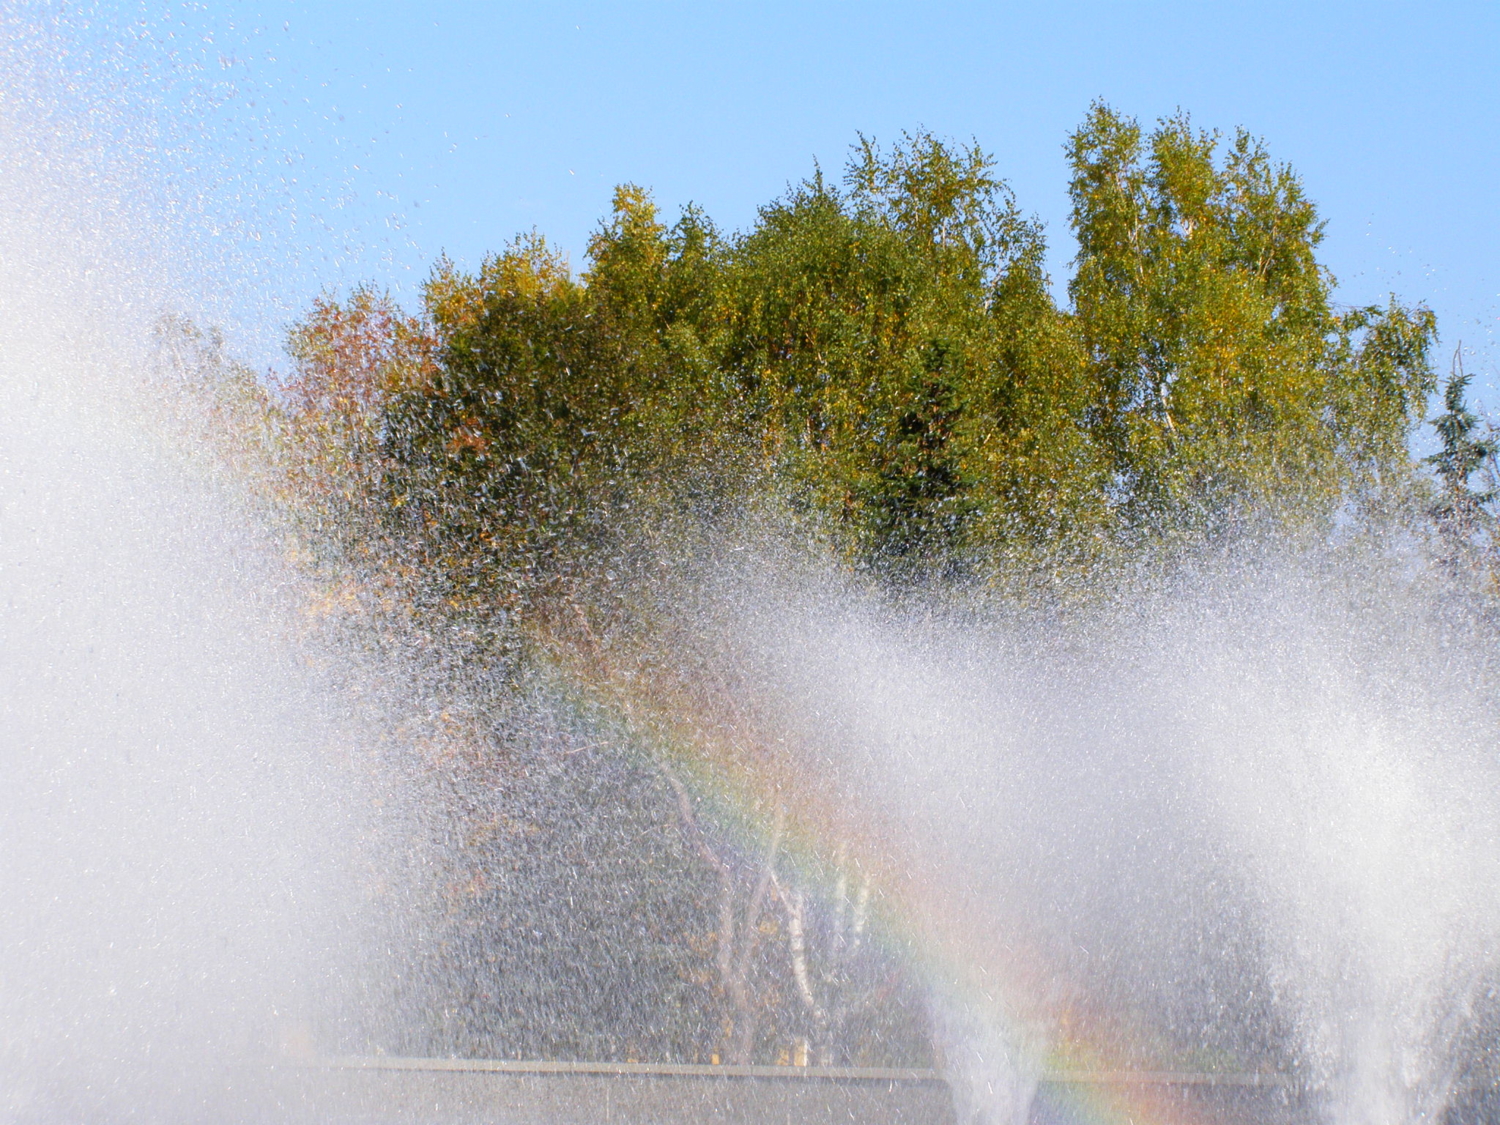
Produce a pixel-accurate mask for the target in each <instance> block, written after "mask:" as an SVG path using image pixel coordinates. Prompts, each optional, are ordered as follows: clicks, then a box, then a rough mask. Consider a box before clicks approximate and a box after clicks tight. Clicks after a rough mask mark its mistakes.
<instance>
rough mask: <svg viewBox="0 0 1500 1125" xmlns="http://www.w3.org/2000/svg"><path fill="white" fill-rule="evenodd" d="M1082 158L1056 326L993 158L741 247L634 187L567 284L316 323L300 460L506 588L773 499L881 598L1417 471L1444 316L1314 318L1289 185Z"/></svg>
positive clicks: (802, 207) (1301, 516) (1209, 525)
mask: <svg viewBox="0 0 1500 1125" xmlns="http://www.w3.org/2000/svg"><path fill="white" fill-rule="evenodd" d="M1068 154H1069V159H1070V162H1071V165H1072V172H1073V175H1072V182H1071V185H1070V192H1071V196H1072V200H1073V214H1072V227H1073V231H1074V233H1075V235H1076V236H1077V239H1078V244H1079V253H1078V257H1077V259H1076V263H1075V264H1076V270H1075V273H1074V276H1073V278H1072V279H1071V281H1070V283H1069V286H1068V293H1069V295H1070V297H1071V307H1066V308H1065V307H1059V305H1058V304H1057V302H1056V301H1055V300H1054V298H1053V295H1052V292H1051V289H1050V285H1049V280H1048V278H1047V277H1046V275H1045V273H1044V267H1043V262H1044V259H1045V242H1044V239H1043V234H1042V231H1041V229H1040V226H1039V224H1037V223H1036V222H1035V220H1032V219H1029V218H1027V217H1025V216H1024V215H1023V214H1022V213H1021V212H1020V210H1019V209H1018V207H1017V205H1016V203H1015V200H1014V198H1013V197H1012V195H1011V192H1010V190H1009V188H1008V187H1007V186H1006V185H1005V183H1004V182H1003V181H1002V180H1000V179H998V178H997V177H996V176H995V174H994V165H993V162H992V160H991V159H990V158H989V157H988V156H987V155H986V154H985V153H984V152H983V151H982V150H980V149H979V148H977V147H976V146H972V145H970V146H954V145H950V144H948V143H947V142H944V141H942V140H940V139H939V138H937V137H935V136H933V135H932V134H930V133H926V132H917V133H912V134H905V135H903V136H902V137H901V138H900V139H899V141H898V142H897V144H895V145H894V146H892V147H890V148H889V149H885V148H882V147H881V146H879V145H877V144H876V143H875V142H874V141H873V140H870V139H867V138H861V140H860V143H859V144H858V145H856V146H855V148H854V151H853V155H852V158H851V160H850V162H849V164H848V167H847V169H846V175H845V177H844V180H843V184H842V186H836V185H834V184H832V183H830V182H829V181H828V180H826V179H825V178H824V177H823V175H822V173H821V172H817V173H816V174H815V175H814V176H813V177H812V178H811V179H809V180H807V181H805V182H803V183H801V184H799V185H796V186H795V187H793V188H792V189H791V190H790V191H788V192H787V194H786V195H785V196H783V197H782V198H781V199H778V200H776V201H773V202H772V203H770V204H768V205H767V206H766V207H764V208H763V209H762V210H761V212H760V214H759V216H758V219H757V221H756V223H755V224H754V226H753V227H752V228H751V229H750V230H748V231H746V232H744V233H743V234H740V235H736V236H734V237H729V238H726V237H724V236H721V235H720V234H719V232H718V231H717V230H716V229H715V228H714V226H713V225H712V223H711V222H710V221H709V220H708V219H707V218H706V217H705V216H704V215H703V214H702V213H701V212H700V211H698V210H697V209H695V208H691V207H690V208H687V209H686V210H684V211H683V213H682V214H681V216H680V217H679V218H678V220H677V221H676V222H675V224H672V225H670V226H669V225H668V224H667V222H665V221H664V220H663V219H662V218H661V216H660V215H659V214H658V211H657V209H656V206H655V204H654V203H653V202H652V200H651V197H650V195H649V193H648V192H646V191H645V190H644V189H642V188H640V187H637V186H634V185H624V186H622V187H621V188H619V189H618V190H617V192H616V194H615V199H614V205H613V209H612V211H611V214H610V215H609V216H608V217H607V218H606V219H605V220H604V221H603V222H602V223H601V224H600V226H599V229H598V230H597V231H596V233H595V234H594V236H593V238H592V239H591V241H590V244H589V261H588V269H587V271H586V272H585V273H584V274H582V275H581V276H579V277H575V276H574V275H573V274H572V273H571V271H570V270H569V268H568V265H567V263H566V262H565V261H564V260H563V259H562V258H561V257H560V256H559V255H558V254H556V253H555V252H554V251H552V250H551V249H550V248H549V247H548V246H547V244H546V242H545V240H544V239H543V238H541V236H539V235H536V234H533V235H530V236H525V237H522V238H520V239H517V240H516V241H515V242H514V243H512V244H511V245H510V246H509V247H508V248H506V249H505V250H504V251H503V252H502V253H500V254H498V255H495V256H493V257H491V258H489V259H487V260H486V261H485V262H484V264H483V265H482V267H481V269H480V270H479V272H478V274H477V275H472V276H471V275H467V274H464V273H463V272H461V271H459V270H457V269H455V268H454V267H453V266H452V265H451V264H450V263H447V262H446V261H443V262H439V264H438V266H437V267H436V268H435V269H434V271H433V275H432V278H431V280H430V282H429V284H428V287H427V291H426V300H425V311H424V315H423V316H422V317H420V318H415V319H413V318H404V317H403V316H402V315H401V314H400V313H399V310H394V309H393V308H388V307H386V305H385V304H382V303H381V302H380V301H378V300H376V299H375V297H374V295H373V294H371V293H369V292H366V291H360V292H358V293H356V294H355V295H354V297H353V298H351V300H350V302H348V304H347V305H344V306H340V305H335V304H329V303H326V302H325V303H324V304H320V305H319V306H318V307H317V308H316V309H315V310H314V312H313V314H312V316H311V317H310V318H309V320H308V322H307V323H306V324H305V325H304V326H303V327H302V328H300V329H299V330H298V333H297V334H296V335H295V337H294V354H295V355H296V356H297V358H298V362H299V363H300V364H302V366H303V369H304V372H305V373H306V374H307V378H306V379H304V380H303V383H302V384H300V386H302V388H303V389H304V390H305V391H306V392H307V394H308V395H311V396H313V397H311V398H308V400H307V402H308V405H307V407H306V409H305V410H304V413H308V414H309V415H319V416H320V417H321V416H323V415H326V416H327V417H326V418H324V421H323V423H322V424H321V427H322V428H321V430H319V432H320V433H324V434H326V435H332V436H331V437H329V438H328V439H327V441H325V444H326V445H328V446H329V447H328V448H327V449H324V450H323V451H322V453H320V454H319V455H320V456H322V457H324V458H325V459H328V460H329V461H330V462H333V461H337V460H338V459H339V458H340V457H344V458H345V459H346V460H350V461H358V462H359V463H360V464H369V463H373V462H372V461H371V458H372V453H371V449H372V447H373V445H374V444H377V443H378V444H379V447H380V451H381V457H382V458H383V460H380V461H379V463H380V465H381V466H382V468H381V473H380V474H379V483H378V487H379V488H380V489H383V490H384V493H385V496H386V497H387V500H388V503H389V506H390V510H391V511H392V512H395V513H399V515H396V516H393V517H392V518H393V519H397V520H405V521H407V522H408V524H409V526H410V528H411V529H412V534H414V535H416V536H417V537H418V538H420V539H422V540H423V541H425V542H427V543H429V544H430V549H431V555H432V557H433V558H435V559H440V560H446V561H444V562H443V563H442V566H445V567H446V566H453V567H457V568H458V569H459V570H462V571H463V572H464V573H466V574H477V575H480V576H481V577H480V578H476V579H474V580H473V582H470V581H469V580H468V579H466V580H465V581H466V582H468V583H469V585H470V586H473V585H474V582H477V583H478V586H476V587H474V588H479V587H482V586H483V585H484V584H485V583H486V582H495V583H498V584H499V585H501V586H504V587H505V588H506V589H509V590H515V589H522V590H524V589H529V588H532V587H533V586H534V587H536V588H542V587H547V584H548V583H549V582H552V581H553V579H554V578H555V576H556V574H557V573H559V571H560V570H561V571H571V572H576V571H578V570H580V569H586V568H585V567H583V565H582V564H581V563H579V562H578V561H577V560H578V559H581V558H582V557H583V555H585V554H587V553H588V552H589V551H593V550H596V549H598V547H599V544H600V543H602V542H604V541H606V540H611V541H615V542H624V541H625V540H626V539H628V538H629V536H630V535H631V534H634V532H631V531H630V530H629V528H630V527H631V526H635V527H636V528H637V529H638V530H639V528H640V527H641V526H642V521H646V520H647V519H648V516H647V515H646V514H645V513H648V512H649V513H653V514H652V515H651V516H649V519H650V520H654V521H656V523H657V524H659V523H660V521H661V520H663V519H666V518H669V514H670V513H673V512H686V511H688V510H692V511H695V512H697V513H698V514H699V515H703V514H706V513H709V512H713V511H721V510H724V509H725V508H726V507H728V508H733V507H734V505H735V504H737V503H739V502H741V501H742V500H744V499H745V498H746V497H748V496H751V495H763V494H764V493H765V492H766V491H769V492H771V493H772V494H774V495H776V496H778V497H779V498H780V499H781V501H782V502H784V503H785V504H787V505H789V506H790V507H791V508H792V509H794V510H796V511H800V512H802V513H803V514H804V515H805V516H806V517H807V518H809V519H811V520H813V521H815V522H816V523H818V524H819V525H820V526H821V527H822V528H823V529H824V530H825V531H826V532H827V533H828V535H829V536H830V537H831V540H832V542H834V543H836V544H838V545H839V546H840V549H841V550H843V552H844V553H845V555H846V557H847V558H848V560H849V561H850V562H851V564H854V565H859V566H868V567H872V568H874V569H875V570H877V571H879V572H880V573H883V574H885V575H887V576H888V578H889V579H890V580H891V581H894V582H896V583H898V584H900V583H907V582H922V581H926V580H928V579H929V578H931V577H933V576H935V575H954V574H959V573H970V574H984V573H994V572H995V571H996V569H997V568H1003V567H1004V566H1008V565H1011V563H1013V562H1014V561H1015V560H1016V559H1030V560H1033V561H1045V559H1046V558H1048V557H1049V556H1054V557H1056V556H1061V555H1066V556H1067V557H1070V558H1074V559H1082V558H1086V557H1088V555H1089V553H1090V552H1095V553H1097V552H1099V551H1105V552H1108V551H1112V550H1114V549H1115V548H1116V547H1117V546H1122V545H1127V544H1141V543H1145V542H1149V541H1151V540H1152V539H1153V538H1155V537H1158V536H1161V535H1168V536H1175V535H1178V534H1180V533H1182V532H1184V531H1186V532H1190V533H1193V534H1201V533H1212V532H1215V531H1217V530H1221V529H1224V528H1226V527H1231V526H1233V525H1234V524H1235V523H1236V522H1237V521H1238V520H1240V519H1242V518H1245V517H1246V516H1247V515H1248V514H1249V513H1257V517H1256V518H1265V517H1266V516H1268V515H1269V516H1270V518H1274V519H1288V520H1293V521H1306V520H1316V519H1323V518H1329V517H1330V514H1331V513H1332V512H1333V511H1334V509H1335V508H1336V507H1337V505H1339V504H1340V503H1342V502H1343V501H1344V500H1346V499H1347V498H1348V497H1349V496H1351V495H1352V494H1354V493H1357V492H1358V491H1359V490H1360V489H1365V488H1369V487H1372V486H1375V485H1378V484H1379V483H1380V482H1381V481H1385V480H1388V479H1393V477H1399V476H1400V475H1401V474H1403V473H1406V472H1409V470H1410V458H1409V456H1408V455H1407V453H1406V441H1407V437H1408V435H1409V434H1410V432H1411V429H1412V427H1413V426H1414V425H1416V424H1417V422H1419V421H1420V418H1421V415H1422V411H1423V406H1424V403H1425V400H1426V397H1427V395H1428V394H1429V393H1430V391H1431V389H1432V387H1433V378H1432V373H1431V370H1430V366H1429V364H1428V350H1429V348H1430V346H1431V342H1432V339H1433V335H1434V331H1435V328H1434V322H1433V318H1432V315H1431V313H1430V312H1428V311H1427V310H1425V309H1422V308H1420V307H1418V308H1415V309H1412V308H1407V307H1404V306H1402V305H1400V304H1398V303H1396V302H1395V301H1394V300H1393V301H1392V302H1391V303H1390V305H1389V306H1388V307H1385V308H1378V309H1377V308H1368V309H1353V310H1347V309H1346V310H1338V309H1336V308H1335V307H1334V305H1333V304H1332V301H1331V289H1332V284H1333V281H1332V278H1331V277H1330V276H1329V275H1328V273H1327V271H1326V269H1324V268H1323V267H1322V266H1321V265H1320V264H1319V262H1318V260H1317V256H1316V250H1317V247H1318V244H1319V242H1320V240H1321V238H1322V223H1321V221H1320V219H1319V218H1318V215H1317V212H1316V209H1315V208H1314V207H1313V205H1312V204H1311V202H1310V201H1309V200H1308V199H1307V198H1306V195H1305V194H1304V192H1303V189H1302V185H1301V183H1300V181H1299V180H1298V178H1297V176H1296V175H1295V174H1294V173H1293V172H1292V171H1291V169H1289V168H1287V167H1286V166H1284V165H1279V164H1276V163H1274V162H1273V161H1272V160H1271V158H1270V157H1269V155H1268V154H1267V153H1266V151H1265V149H1264V146H1263V145H1261V144H1260V142H1259V141H1257V140H1255V139H1254V138H1252V137H1250V136H1249V135H1248V134H1245V133H1244V132H1239V133H1237V134H1236V135H1235V136H1234V137H1233V139H1232V140H1231V141H1229V142H1227V143H1226V142H1225V141H1224V140H1223V139H1222V138H1220V137H1219V136H1218V135H1217V134H1213V133H1207V132H1203V131H1201V130H1196V129H1194V128H1193V127H1192V125H1191V123H1190V122H1189V120H1188V119H1187V118H1186V117H1185V116H1181V115H1179V116H1178V117H1175V118H1172V119H1170V120H1166V121H1163V122H1161V123H1160V124H1159V125H1158V126H1157V127H1156V128H1155V129H1154V130H1153V131H1150V132H1149V133H1148V132H1146V131H1145V130H1143V129H1142V128H1141V127H1140V126H1139V125H1138V124H1137V123H1136V122H1134V121H1133V120H1130V119H1128V118H1126V117H1123V116H1121V115H1120V114H1118V113H1116V112H1115V111H1113V110H1111V109H1110V108H1109V107H1107V106H1104V105H1102V104H1101V105H1096V106H1095V107H1094V108H1093V109H1092V110H1091V111H1090V113H1089V115H1088V117H1087V119H1086V120H1085V121H1084V123H1083V124H1082V126H1081V127H1080V128H1079V129H1078V131H1077V132H1076V133H1074V134H1073V136H1072V137H1071V138H1070V141H1069V146H1068ZM382 334H384V335H382ZM387 337H388V339H387ZM340 349H342V351H341V350H340ZM346 354H347V355H348V356H355V357H360V356H362V357H364V359H360V360H359V361H358V362H355V363H353V366H352V367H350V363H349V362H345V361H344V360H342V359H339V356H342V355H346ZM341 364H342V366H340V365H341ZM361 364H363V366H360V365H361ZM345 368H349V369H350V370H351V371H353V370H355V369H358V372H360V374H358V378H355V379H353V381H352V382H351V380H350V378H348V377H346V375H345V374H341V373H340V372H343V371H344V369H345ZM361 380H363V382H361ZM318 395H322V396H323V398H325V399H327V401H326V402H324V401H323V399H317V402H314V399H315V398H316V397H317V396H318ZM351 395H353V396H354V397H353V398H351V397H350V396H351ZM345 400H348V401H347V402H346V401H345ZM356 400H357V401H356ZM319 403H321V405H319ZM340 404H343V405H340ZM351 404H352V405H351ZM320 411H321V414H320ZM309 432H311V431H309ZM339 435H343V437H342V438H341V437H339ZM340 441H343V442H344V444H346V445H349V446H350V448H349V449H347V450H343V449H341V448H335V447H338V446H339V443H340ZM377 460H378V459H377ZM632 521H635V522H634V523H633V524H632ZM459 560H462V562H461V563H460V561H459ZM570 560H572V561H570ZM1007 560H1008V561H1007ZM484 574H489V575H490V577H488V578H484V577H482V575H484ZM548 588H550V587H548Z"/></svg>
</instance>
